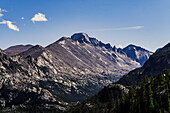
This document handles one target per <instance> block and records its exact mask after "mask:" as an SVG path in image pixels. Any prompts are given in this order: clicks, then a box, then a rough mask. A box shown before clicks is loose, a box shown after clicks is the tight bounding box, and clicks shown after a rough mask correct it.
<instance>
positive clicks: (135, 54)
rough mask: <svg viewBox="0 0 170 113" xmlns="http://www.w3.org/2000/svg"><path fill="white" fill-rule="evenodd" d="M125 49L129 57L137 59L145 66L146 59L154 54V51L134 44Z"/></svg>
mask: <svg viewBox="0 0 170 113" xmlns="http://www.w3.org/2000/svg"><path fill="white" fill-rule="evenodd" d="M123 51H124V52H125V53H126V54H127V56H128V57H130V58H131V59H133V60H135V61H136V62H139V63H140V65H141V66H143V64H144V63H145V61H146V60H148V59H149V57H150V55H152V54H153V52H150V51H148V50H146V49H144V48H141V47H139V46H135V45H132V44H130V45H128V46H127V47H125V48H123Z"/></svg>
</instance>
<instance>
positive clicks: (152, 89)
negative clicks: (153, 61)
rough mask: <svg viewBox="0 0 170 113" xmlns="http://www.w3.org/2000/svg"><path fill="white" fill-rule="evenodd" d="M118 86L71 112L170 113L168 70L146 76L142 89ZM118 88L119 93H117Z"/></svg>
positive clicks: (111, 87)
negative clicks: (153, 75) (154, 75)
mask: <svg viewBox="0 0 170 113" xmlns="http://www.w3.org/2000/svg"><path fill="white" fill-rule="evenodd" d="M116 86H117V85H116V84H113V85H112V86H107V87H105V88H103V89H102V90H101V91H100V92H99V93H98V94H96V95H95V96H93V97H92V98H90V99H88V100H86V101H84V102H82V103H80V104H78V105H76V106H75V107H72V108H71V109H69V110H68V113H169V112H170V71H169V70H164V71H163V72H162V73H159V74H158V75H157V76H156V77H155V78H153V77H147V76H144V77H143V78H142V82H141V86H140V87H138V86H136V85H135V84H133V85H132V86H130V87H128V89H129V90H128V89H127V88H125V87H124V88H121V87H123V86H122V85H120V86H121V87H116ZM116 88H117V90H115V89H116ZM126 91H128V93H126ZM111 92H112V93H111ZM113 92H114V93H113ZM103 93H104V94H103ZM120 93H121V94H120Z"/></svg>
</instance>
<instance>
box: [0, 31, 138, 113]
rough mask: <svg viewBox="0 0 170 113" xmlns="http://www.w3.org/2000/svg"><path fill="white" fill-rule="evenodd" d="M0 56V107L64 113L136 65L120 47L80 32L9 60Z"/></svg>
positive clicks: (9, 57)
mask: <svg viewBox="0 0 170 113" xmlns="http://www.w3.org/2000/svg"><path fill="white" fill-rule="evenodd" d="M13 50H14V51H15V50H17V49H13ZM14 53H16V52H14ZM0 57H2V59H1V60H0V65H2V66H1V67H0V70H1V73H0V74H1V76H0V77H1V81H2V82H1V83H0V86H2V87H1V89H0V106H1V108H3V107H4V108H6V107H11V106H13V107H17V106H26V107H27V108H29V107H33V106H34V105H36V106H37V107H38V108H37V109H39V108H44V109H46V108H47V111H48V110H49V109H51V108H54V111H55V110H56V109H57V110H64V109H65V107H66V105H68V103H75V102H78V101H82V100H85V99H86V98H88V97H91V96H92V95H94V94H96V93H97V92H98V91H99V90H100V89H101V88H102V87H103V86H105V85H108V84H111V83H113V82H116V81H118V80H119V79H120V78H121V77H122V76H123V75H124V74H127V73H128V72H129V71H130V70H133V69H135V68H137V67H140V64H139V63H138V62H136V61H134V60H132V59H131V58H130V57H128V56H127V54H126V53H125V52H124V51H123V50H122V49H118V48H116V47H112V46H111V45H110V44H104V43H103V42H101V41H98V40H97V39H96V38H91V37H89V36H88V35H87V34H85V33H76V34H74V35H72V36H71V37H70V38H69V37H62V38H61V39H59V40H57V41H56V42H54V43H52V44H50V45H48V46H47V47H42V46H40V45H36V46H32V47H31V48H29V49H28V50H25V51H23V52H19V53H17V54H16V55H12V56H8V55H6V54H5V52H3V51H2V50H1V54H0ZM4 59H5V60H4ZM49 106H50V107H49ZM22 108H23V107H22Z"/></svg>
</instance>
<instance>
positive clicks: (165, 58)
mask: <svg viewBox="0 0 170 113" xmlns="http://www.w3.org/2000/svg"><path fill="white" fill-rule="evenodd" d="M164 69H170V43H168V44H167V45H166V46H164V47H163V48H161V49H160V50H159V51H156V52H155V53H154V54H153V55H151V56H150V58H149V59H148V60H147V61H146V62H145V64H144V65H143V66H142V67H141V68H137V69H135V70H133V71H130V72H129V73H128V74H127V75H125V76H123V77H122V78H121V79H120V80H119V81H118V82H117V83H119V84H123V85H132V84H133V83H135V84H140V82H141V78H142V76H144V75H147V76H151V75H152V76H155V75H157V73H159V72H162V71H163V70H164Z"/></svg>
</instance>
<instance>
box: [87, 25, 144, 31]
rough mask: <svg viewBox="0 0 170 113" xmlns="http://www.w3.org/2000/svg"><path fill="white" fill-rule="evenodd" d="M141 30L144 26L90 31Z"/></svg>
mask: <svg viewBox="0 0 170 113" xmlns="http://www.w3.org/2000/svg"><path fill="white" fill-rule="evenodd" d="M143 28H144V26H133V27H121V28H108V29H92V30H90V31H127V30H138V29H143Z"/></svg>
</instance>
